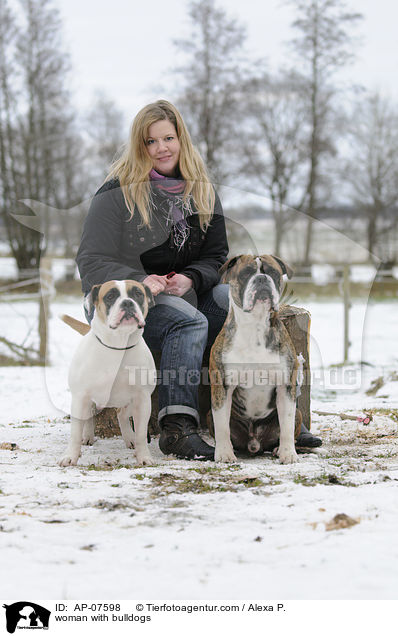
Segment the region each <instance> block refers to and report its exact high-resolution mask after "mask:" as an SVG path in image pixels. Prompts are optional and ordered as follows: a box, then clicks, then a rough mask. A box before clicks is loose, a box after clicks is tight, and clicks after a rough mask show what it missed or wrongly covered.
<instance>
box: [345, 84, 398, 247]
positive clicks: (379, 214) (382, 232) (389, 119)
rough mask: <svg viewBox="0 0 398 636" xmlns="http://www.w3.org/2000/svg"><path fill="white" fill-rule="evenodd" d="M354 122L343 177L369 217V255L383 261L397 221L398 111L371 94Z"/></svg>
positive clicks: (361, 103) (353, 118)
mask: <svg viewBox="0 0 398 636" xmlns="http://www.w3.org/2000/svg"><path fill="white" fill-rule="evenodd" d="M351 122H352V123H351V127H350V128H351V129H350V137H349V139H350V160H349V161H348V162H346V164H345V166H344V178H345V180H346V181H349V183H350V184H351V187H352V191H353V193H354V200H355V203H356V205H357V206H359V207H360V209H362V210H363V213H364V216H365V218H366V225H367V248H368V251H369V254H371V255H372V254H376V255H378V256H380V257H381V258H383V257H384V255H383V249H382V247H383V244H384V242H385V239H386V237H387V235H388V233H389V232H391V230H393V229H394V228H395V227H396V226H397V222H398V220H397V216H396V212H397V211H396V206H397V205H398V108H397V105H396V104H394V103H392V102H390V101H389V100H388V99H387V98H383V97H381V95H380V94H378V93H373V94H369V95H367V96H366V97H365V98H364V97H362V98H361V100H360V102H359V103H358V104H357V105H356V107H355V109H354V111H353V113H352V117H351Z"/></svg>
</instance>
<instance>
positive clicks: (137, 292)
mask: <svg viewBox="0 0 398 636" xmlns="http://www.w3.org/2000/svg"><path fill="white" fill-rule="evenodd" d="M128 295H129V297H130V298H135V300H138V301H140V300H142V299H143V298H144V292H143V291H142V290H141V289H139V288H138V287H133V288H132V289H129V291H128Z"/></svg>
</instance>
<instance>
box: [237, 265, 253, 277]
mask: <svg viewBox="0 0 398 636" xmlns="http://www.w3.org/2000/svg"><path fill="white" fill-rule="evenodd" d="M253 274H254V270H253V268H252V267H244V268H243V269H241V271H240V272H239V274H238V278H239V280H245V279H246V278H249V277H250V276H252V275H253Z"/></svg>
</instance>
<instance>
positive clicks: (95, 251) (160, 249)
mask: <svg viewBox="0 0 398 636" xmlns="http://www.w3.org/2000/svg"><path fill="white" fill-rule="evenodd" d="M152 199H153V205H154V208H155V211H154V212H153V214H152V219H151V227H150V228H148V227H146V226H142V224H141V217H140V215H139V213H138V212H137V211H135V213H134V214H133V217H132V219H130V213H129V211H128V209H127V207H126V204H125V202H124V198H123V193H122V190H121V188H120V186H119V181H118V180H117V179H112V180H110V181H107V182H106V183H105V184H104V185H103V186H102V187H101V188H100V189H99V190H98V192H97V193H96V194H95V196H94V198H93V200H92V202H91V206H90V209H89V211H88V214H87V217H86V220H85V222H84V227H83V234H82V239H81V243H80V247H79V250H78V253H77V257H76V262H77V264H78V267H79V272H80V277H81V279H82V289H83V292H84V294H87V293H88V292H89V291H90V289H91V287H92V286H93V285H96V284H100V283H105V282H106V281H108V280H113V279H115V280H124V279H133V280H137V281H143V280H144V278H146V276H148V275H149V274H158V275H164V274H168V273H169V272H171V271H175V272H177V273H181V274H184V275H186V276H188V277H189V278H191V279H192V281H193V286H194V289H195V291H196V293H197V294H202V293H203V292H205V291H207V290H208V289H210V288H211V287H214V285H216V284H217V283H218V282H219V274H218V270H219V268H220V266H221V265H222V264H223V263H224V262H225V261H226V258H227V254H228V243H227V236H226V230H225V221H224V216H223V211H222V206H221V202H220V199H219V197H218V195H217V193H216V202H215V206H214V215H213V217H212V219H211V223H210V225H209V227H208V229H207V231H206V232H204V231H202V230H201V228H200V225H199V216H198V214H197V213H194V214H192V215H191V216H189V217H188V218H187V221H188V224H189V227H190V234H189V238H187V239H186V241H185V243H184V245H183V246H182V248H181V249H180V250H179V251H178V249H177V248H176V247H175V246H174V244H173V240H172V236H171V234H170V228H167V226H166V219H167V213H168V209H169V204H168V201H167V195H164V194H162V193H161V192H160V191H159V190H158V189H157V188H152Z"/></svg>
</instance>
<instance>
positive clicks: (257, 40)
mask: <svg viewBox="0 0 398 636" xmlns="http://www.w3.org/2000/svg"><path fill="white" fill-rule="evenodd" d="M56 3H57V4H58V6H59V8H60V10H61V15H62V17H63V20H64V41H65V45H66V47H67V48H68V49H69V51H70V53H71V56H72V64H73V78H72V88H73V90H74V92H75V96H76V97H75V101H76V103H77V105H78V106H79V107H85V106H86V105H88V104H89V103H90V100H91V99H92V95H93V93H94V91H95V90H96V89H102V90H104V91H105V92H106V93H107V94H108V95H109V96H110V97H112V98H113V99H114V100H115V101H116V102H117V104H118V105H119V106H120V107H121V108H122V110H123V111H124V113H125V115H126V120H127V123H130V121H131V120H132V119H133V118H134V116H135V114H136V113H137V111H138V110H139V109H140V108H141V107H142V106H144V105H145V104H146V103H149V102H151V101H154V100H156V99H159V98H166V99H167V98H172V97H173V96H174V94H175V93H174V91H173V87H174V84H172V85H171V86H170V93H169V92H168V91H167V90H166V91H160V90H158V89H157V88H156V87H157V86H159V84H160V83H164V82H165V80H166V72H167V71H170V69H172V68H173V67H174V66H175V65H176V64H177V63H178V58H177V57H176V49H175V48H174V47H173V45H172V40H173V38H178V37H182V36H184V35H186V34H188V33H189V26H188V24H189V23H188V19H187V11H186V6H187V3H186V2H185V1H184V0H167V1H166V0H150V1H146V0H111V1H110V0H56ZM218 5H219V6H221V7H223V8H224V9H225V10H226V11H227V12H228V15H230V16H231V17H235V18H237V19H238V20H239V22H241V23H242V24H244V25H245V26H246V28H247V33H248V38H247V45H246V48H247V50H248V52H249V53H250V54H252V55H253V56H255V57H265V58H266V59H267V60H268V62H269V63H270V65H271V66H272V67H278V66H279V65H281V64H283V60H284V59H286V47H285V45H284V43H285V42H286V41H287V40H288V39H289V38H290V36H291V34H292V31H291V30H290V24H291V22H292V19H293V16H294V13H293V11H292V9H291V7H289V6H287V5H286V4H285V3H284V2H283V0H244V1H243V2H242V0H218ZM348 6H349V7H350V8H352V9H353V10H354V11H359V12H361V13H363V14H364V18H365V19H364V20H363V21H362V24H361V26H360V28H359V29H358V32H359V33H361V35H362V36H363V43H362V44H361V45H360V46H359V47H358V49H357V61H356V63H355V64H354V65H353V66H352V67H350V69H349V70H348V71H346V73H345V76H346V77H347V78H348V79H349V80H352V81H354V82H359V83H362V84H364V85H365V86H367V87H369V88H374V87H378V88H380V89H381V90H382V91H383V92H384V93H387V94H389V95H391V96H394V97H395V98H398V86H397V71H398V47H397V44H396V42H397V24H398V3H397V2H394V0H349V1H348ZM167 79H168V81H169V82H170V81H171V82H173V79H172V77H171V78H170V75H167Z"/></svg>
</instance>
